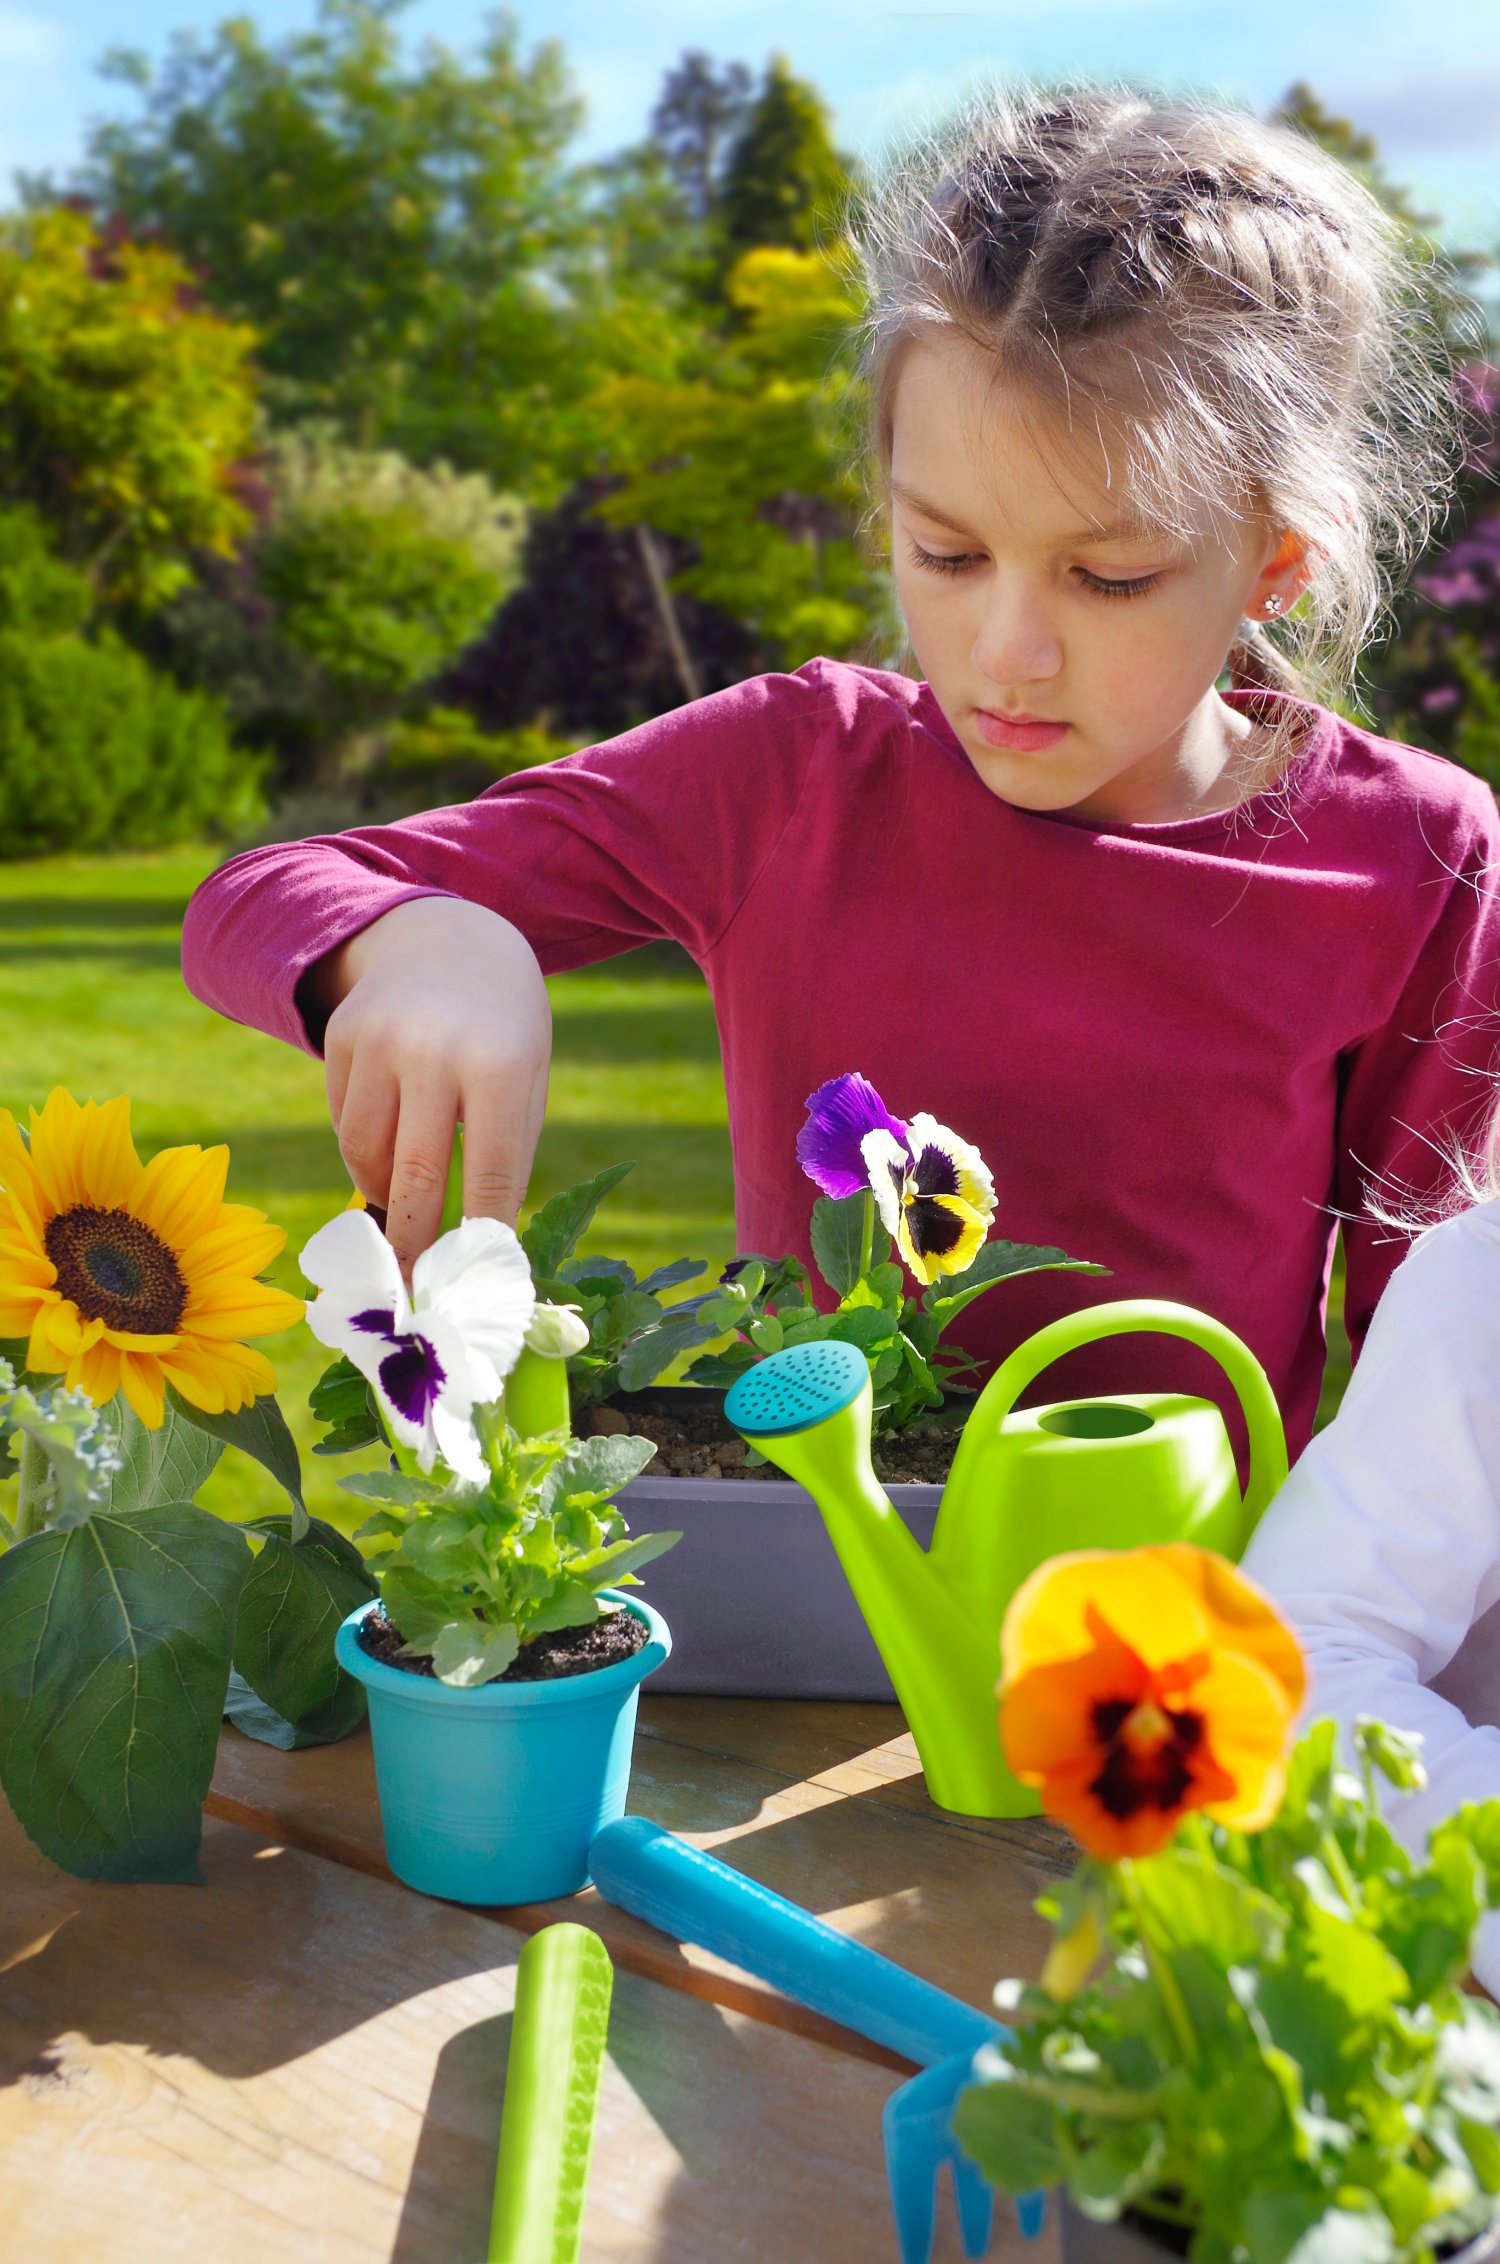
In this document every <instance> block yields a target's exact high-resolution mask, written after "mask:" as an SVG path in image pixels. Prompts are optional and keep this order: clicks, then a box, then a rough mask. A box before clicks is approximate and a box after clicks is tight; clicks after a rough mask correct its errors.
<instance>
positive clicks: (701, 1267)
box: [640, 1258, 708, 1297]
mask: <svg viewBox="0 0 1500 2264" xmlns="http://www.w3.org/2000/svg"><path fill="white" fill-rule="evenodd" d="M707 1269H708V1260H707V1259H706V1258H674V1259H673V1261H672V1263H671V1264H670V1265H669V1266H658V1267H657V1269H656V1271H655V1273H648V1274H647V1276H646V1278H645V1280H644V1281H643V1282H642V1283H641V1284H640V1287H641V1288H642V1289H644V1290H646V1291H648V1292H649V1294H650V1295H651V1296H653V1297H660V1295H661V1293H662V1291H663V1290H664V1289H677V1288H680V1287H681V1285H682V1283H683V1282H685V1281H696V1280H697V1278H698V1276H699V1274H701V1273H705V1272H706V1271H707Z"/></svg>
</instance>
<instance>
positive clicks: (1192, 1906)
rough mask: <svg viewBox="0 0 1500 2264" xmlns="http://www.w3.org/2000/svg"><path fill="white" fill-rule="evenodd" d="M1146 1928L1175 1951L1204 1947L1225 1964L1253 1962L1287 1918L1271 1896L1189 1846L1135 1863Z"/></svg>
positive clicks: (1279, 1931) (1274, 1939)
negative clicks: (1188, 1847) (1208, 1861)
mask: <svg viewBox="0 0 1500 2264" xmlns="http://www.w3.org/2000/svg"><path fill="white" fill-rule="evenodd" d="M1132 1874H1133V1877H1134V1881H1135V1888H1136V1892H1137V1894H1138V1895H1139V1897H1140V1909H1141V1913H1142V1919H1143V1925H1144V1930H1145V1931H1147V1932H1148V1933H1149V1934H1150V1936H1151V1939H1152V1940H1153V1941H1154V1942H1158V1943H1160V1944H1162V1945H1164V1946H1168V1947H1171V1948H1174V1949H1187V1948H1189V1947H1190V1946H1194V1945H1196V1946H1198V1947H1200V1948H1203V1949H1207V1950H1210V1951H1212V1952H1213V1954H1214V1955H1215V1957H1216V1958H1218V1959H1220V1960H1221V1961H1222V1962H1223V1963H1224V1964H1225V1965H1232V1964H1239V1963H1244V1962H1249V1961H1250V1960H1252V1959H1254V1958H1255V1957H1256V1956H1257V1955H1258V1954H1259V1953H1260V1951H1261V1950H1263V1949H1265V1948H1266V1947H1268V1946H1269V1945H1270V1944H1271V1943H1273V1942H1275V1941H1276V1940H1277V1939H1278V1938H1279V1936H1280V1935H1281V1933H1282V1932H1283V1931H1284V1929H1285V1925H1286V1920H1285V1917H1284V1915H1283V1913H1282V1911H1281V1910H1280V1909H1279V1907H1278V1905H1277V1904H1276V1903H1275V1902H1274V1901H1273V1900H1272V1898H1271V1897H1270V1896H1269V1895H1263V1894H1261V1893H1259V1892H1258V1891H1257V1890H1256V1888H1254V1887H1252V1886H1251V1885H1250V1883H1249V1881H1248V1880H1246V1879H1241V1878H1240V1877H1238V1876H1237V1875H1236V1873H1234V1872H1233V1871H1230V1870H1227V1869H1225V1868H1222V1867H1221V1866H1219V1865H1217V1864H1213V1863H1206V1862H1205V1861H1204V1860H1203V1858H1202V1856H1200V1855H1197V1854H1194V1853H1191V1852H1190V1851H1189V1850H1187V1849H1186V1848H1172V1849H1170V1850H1168V1852H1167V1853H1166V1854H1164V1855H1153V1856H1147V1857H1145V1858H1143V1859H1142V1860H1140V1861H1138V1862H1137V1863H1135V1864H1134V1865H1133V1866H1132Z"/></svg>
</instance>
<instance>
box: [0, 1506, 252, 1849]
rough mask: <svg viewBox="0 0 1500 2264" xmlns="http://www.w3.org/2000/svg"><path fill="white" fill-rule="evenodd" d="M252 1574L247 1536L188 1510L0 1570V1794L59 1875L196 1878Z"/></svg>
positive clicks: (108, 1526)
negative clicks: (237, 1622) (240, 1607)
mask: <svg viewBox="0 0 1500 2264" xmlns="http://www.w3.org/2000/svg"><path fill="white" fill-rule="evenodd" d="M249 1570H250V1551H249V1548H248V1546H247V1545H246V1542H245V1539H244V1536H243V1535H242V1534H240V1533H238V1532H236V1530H235V1529H234V1527H233V1526H232V1525H226V1524H225V1523H224V1522H223V1521H222V1520H221V1519H220V1518H217V1517H211V1516H210V1515H209V1514H208V1512H207V1510H202V1509H197V1508H195V1507H194V1506H193V1505H192V1504H191V1503H187V1502H176V1503H172V1504H169V1505H167V1506H165V1507H162V1508H157V1509H141V1510H129V1511H126V1512H125V1513H123V1514H117V1513H116V1512H114V1511H112V1510H99V1511H97V1512H96V1514H95V1515H94V1516H93V1517H92V1518H90V1519H89V1521H88V1523H87V1524H86V1525H81V1526H79V1527H78V1528H77V1529H76V1530H75V1531H73V1532H68V1533H39V1534H36V1535H34V1536H33V1537H32V1538H31V1539H30V1540H27V1541H23V1542H21V1543H20V1544H19V1546H18V1547H16V1548H13V1549H11V1550H10V1551H9V1553H8V1554H7V1555H6V1556H4V1557H0V1786H3V1787H4V1790H5V1793H6V1796H7V1798H8V1799H9V1801H10V1804H11V1806H12V1808H13V1809H14V1810H15V1812H16V1815H17V1817H18V1818H19V1820H20V1822H21V1824H22V1825H23V1826H24V1828H25V1830H26V1832H27V1833H28V1834H29V1836H30V1837H31V1839H32V1840H34V1841H35V1843H36V1845H37V1846H38V1847H39V1848H40V1849H41V1850H42V1853H43V1854H44V1855H46V1856H48V1857H50V1859H51V1860H52V1861H53V1862H54V1863H57V1864H59V1865H60V1866H61V1867H62V1869H63V1870H65V1871H71V1872H72V1873H73V1874H74V1875H75V1876H76V1877H79V1878H90V1879H142V1880H155V1881H171V1880H178V1881H184V1880H194V1879H196V1878H197V1877H198V1861H197V1855H198V1841H199V1836H200V1832H201V1829H202V1814H201V1811H202V1805H203V1800H204V1797H205V1795H206V1794H207V1792H208V1787H209V1782H210V1780H211V1778H212V1775H213V1765H214V1754H215V1751H216V1749H217V1746H218V1737H219V1722H220V1719H221V1717H222V1715H223V1711H224V1696H225V1691H226V1689H227V1686H228V1682H229V1660H230V1648H231V1645H232V1642H233V1635H234V1615H235V1607H236V1605H237V1603H238V1600H239V1594H240V1590H241V1588H242V1586H243V1585H244V1582H245V1579H246V1576H247V1574H248V1573H249Z"/></svg>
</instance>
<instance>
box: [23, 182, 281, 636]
mask: <svg viewBox="0 0 1500 2264" xmlns="http://www.w3.org/2000/svg"><path fill="white" fill-rule="evenodd" d="M188 281H189V278H188V275H187V271H186V269H185V268H184V267H183V266H182V265H181V263H180V262H179V261H178V260H177V259H176V258H174V257H173V255H172V254H171V253H170V252H167V251H164V250H162V249H161V248H160V247H159V246H156V245H151V244H142V243H136V242H132V241H130V240H129V239H128V238H123V237H121V236H119V235H118V234H116V235H115V236H114V237H113V238H112V239H110V238H106V237H105V235H103V234H102V233H101V231H100V230H99V229H97V228H96V227H95V226H94V225H93V224H92V223H91V222H90V221H89V220H88V219H87V218H86V217H85V216H84V215H83V214H81V213H77V212H66V211H40V212H32V213H30V214H25V215H20V216H14V215H13V216H10V217H8V218H3V219H0V496H3V497H4V498H6V499H8V500H9V501H12V502H21V503H29V504H32V505H34V506H35V507H36V508H37V509H38V510H39V511H40V512H41V513H42V515H43V517H44V518H45V519H46V521H47V522H48V524H49V526H50V528H51V529H52V535H53V540H54V542H55V543H56V544H57V546H58V548H59V549H60V551H61V552H62V554H63V556H64V557H65V558H66V559H67V560H68V561H69V562H70V563H72V564H74V565H77V566H80V567H82V568H84V569H85V570H86V572H87V573H88V575H89V576H90V579H91V581H92V583H93V585H94V588H95V592H96V594H97V595H98V596H99V597H101V598H105V599H125V600H130V601H132V602H135V603H137V604H140V605H143V606H147V607H149V606H151V605H154V604H157V603H159V602H160V601H161V600H162V599H164V598H165V597H167V596H168V595H170V593H171V592H172V590H173V589H175V588H177V587H179V586H180V585H181V584H182V583H184V582H185V581H187V579H188V578H189V567H188V565H187V563H186V558H187V553H188V552H189V550H190V549H191V548H194V547H196V548H199V549H202V550H206V551H210V552H217V553H221V554H222V553H225V552H227V551H229V550H230V549H232V547H233V544H234V542H235V540H236V538H237V537H238V535H239V534H240V533H241V532H242V530H243V529H244V528H245V526H246V525H247V524H248V523H249V521H248V513H247V512H246V510H245V509H244V506H243V505H242V503H241V502H240V501H239V499H238V497H237V495H236V493H235V485H234V472H235V467H236V465H237V464H238V463H239V461H240V460H241V459H242V458H243V457H244V456H245V455H246V454H247V453H248V450H249V447H250V442H251V435H252V432H253V428H254V420H255V401H256V385H255V378H254V373H253V370H252V368H251V362H250V355H251V348H252V344H253V339H252V334H251V332H250V331H249V330H248V329H246V328H245V327H243V326H242V325H237V324H232V323H227V322H224V321H223V320H221V319H220V317H218V316H217V315H214V314H211V313H210V312H208V310H207V309H206V308H204V307H202V306H201V305H199V304H197V303H196V302H195V300H194V297H193V295H192V293H191V292H190V291H189V289H188Z"/></svg>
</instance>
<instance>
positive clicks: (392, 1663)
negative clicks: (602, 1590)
mask: <svg viewBox="0 0 1500 2264" xmlns="http://www.w3.org/2000/svg"><path fill="white" fill-rule="evenodd" d="M403 1640H404V1638H403V1637H402V1636H401V1634H400V1632H399V1631H398V1630H397V1629H396V1628H394V1627H392V1625H391V1623H390V1621H389V1620H388V1619H387V1618H386V1616H385V1611H384V1609H383V1607H382V1608H377V1609H376V1610H375V1611H372V1612H371V1613H369V1615H368V1616H367V1617H366V1618H365V1619H363V1620H361V1622H360V1628H359V1647H360V1649H361V1650H362V1651H368V1653H369V1654H370V1657H371V1658H372V1659H379V1661H380V1663H381V1665H382V1666H387V1667H399V1668H400V1670H401V1672H402V1673H403V1674H425V1675H427V1676H428V1677H429V1678H432V1661H431V1659H430V1658H429V1657H428V1656H427V1655H426V1653H425V1652H419V1653H418V1655H417V1656H416V1657H415V1658H407V1657H405V1656H404V1655H403V1653H402V1649H401V1645H402V1642H403ZM647 1640H648V1633H647V1628H646V1623H645V1621H644V1620H640V1619H637V1618H636V1616H635V1614H634V1612H606V1614H605V1615H604V1617H603V1619H596V1620H594V1621H593V1622H592V1624H591V1625H590V1626H588V1627H559V1628H557V1629H555V1630H554V1632H553V1633H552V1634H550V1635H537V1636H533V1638H532V1640H531V1641H530V1642H529V1643H523V1644H522V1646H521V1648H520V1650H519V1652H518V1653H517V1654H516V1656H515V1658H514V1659H512V1661H511V1663H510V1665H509V1666H508V1667H507V1668H506V1670H505V1672H504V1674H497V1675H496V1676H495V1677H494V1678H493V1679H494V1680H495V1681H496V1682H555V1681H557V1680H559V1679H560V1678H561V1677H562V1676H563V1675H568V1674H593V1673H595V1672H596V1670H597V1669H598V1668H600V1667H612V1666H615V1665H617V1664H618V1663H619V1661H620V1660H621V1659H633V1658H634V1657H635V1654H636V1652H637V1651H639V1650H641V1649H642V1648H643V1647H644V1646H645V1644H646V1642H647ZM482 1687H485V1688H488V1687H489V1686H488V1685H487V1684H486V1685H483V1686H482Z"/></svg>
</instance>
